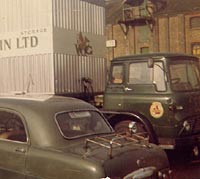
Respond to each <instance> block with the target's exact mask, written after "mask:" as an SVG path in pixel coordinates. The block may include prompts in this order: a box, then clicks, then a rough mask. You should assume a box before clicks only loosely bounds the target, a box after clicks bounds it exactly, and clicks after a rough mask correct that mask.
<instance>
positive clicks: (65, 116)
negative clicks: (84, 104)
mask: <svg viewBox="0 0 200 179" xmlns="http://www.w3.org/2000/svg"><path fill="white" fill-rule="evenodd" d="M56 123H57V125H58V128H59V130H60V132H61V134H62V135H63V136H64V137H65V138H68V139H72V138H79V137H82V136H88V135H94V134H102V133H110V132H112V129H111V127H110V126H109V125H108V123H107V122H106V121H105V120H104V118H103V117H102V116H101V115H100V114H99V113H98V112H96V111H71V112H62V113H59V114H57V115H56Z"/></svg>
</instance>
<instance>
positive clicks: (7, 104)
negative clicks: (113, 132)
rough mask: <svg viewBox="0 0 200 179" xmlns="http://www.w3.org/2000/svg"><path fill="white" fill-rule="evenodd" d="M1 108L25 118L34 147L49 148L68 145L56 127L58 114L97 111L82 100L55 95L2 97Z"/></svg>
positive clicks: (0, 100) (0, 97) (0, 99)
mask: <svg viewBox="0 0 200 179" xmlns="http://www.w3.org/2000/svg"><path fill="white" fill-rule="evenodd" d="M0 108H1V109H2V108H4V109H6V110H12V111H13V112H16V113H17V114H19V115H20V116H21V117H22V118H24V122H25V123H26V126H27V129H28V133H29V136H30V139H31V144H32V145H36V146H47V147H50V146H56V145H57V147H59V146H62V145H65V144H66V140H64V139H63V137H62V136H61V135H60V132H59V130H58V127H57V125H55V124H56V122H55V116H56V114H58V113H60V112H66V111H78V110H97V109H96V108H95V107H94V106H92V105H91V104H89V103H86V102H84V101H82V100H79V99H76V98H71V97H62V96H54V95H50V96H49V95H39V96H37V95H36V96H32V95H19V96H0ZM38 136H39V137H38Z"/></svg>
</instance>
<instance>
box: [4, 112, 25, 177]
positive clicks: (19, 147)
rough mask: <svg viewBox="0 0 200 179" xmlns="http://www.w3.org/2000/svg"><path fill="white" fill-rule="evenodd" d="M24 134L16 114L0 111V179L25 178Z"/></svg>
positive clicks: (22, 126)
mask: <svg viewBox="0 0 200 179" xmlns="http://www.w3.org/2000/svg"><path fill="white" fill-rule="evenodd" d="M27 149H28V144H27V139H26V132H25V129H24V125H23V123H22V121H21V118H20V117H19V116H18V115H16V113H14V112H12V111H10V110H9V111H8V110H3V109H0V178H5V179H13V178H15V179H23V178H25V156H26V152H27Z"/></svg>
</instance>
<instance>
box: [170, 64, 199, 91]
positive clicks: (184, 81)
mask: <svg viewBox="0 0 200 179" xmlns="http://www.w3.org/2000/svg"><path fill="white" fill-rule="evenodd" d="M169 72H170V81H171V85H172V90H173V91H192V90H200V76H199V75H200V74H199V64H198V61H194V60H173V61H172V62H171V63H170V65H169Z"/></svg>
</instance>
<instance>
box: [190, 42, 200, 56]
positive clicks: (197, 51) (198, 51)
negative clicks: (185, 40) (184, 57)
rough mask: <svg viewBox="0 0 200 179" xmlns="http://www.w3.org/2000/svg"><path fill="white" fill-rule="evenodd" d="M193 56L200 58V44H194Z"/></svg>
mask: <svg viewBox="0 0 200 179" xmlns="http://www.w3.org/2000/svg"><path fill="white" fill-rule="evenodd" d="M192 54H193V55H196V56H200V42H198V43H193V44H192Z"/></svg>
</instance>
